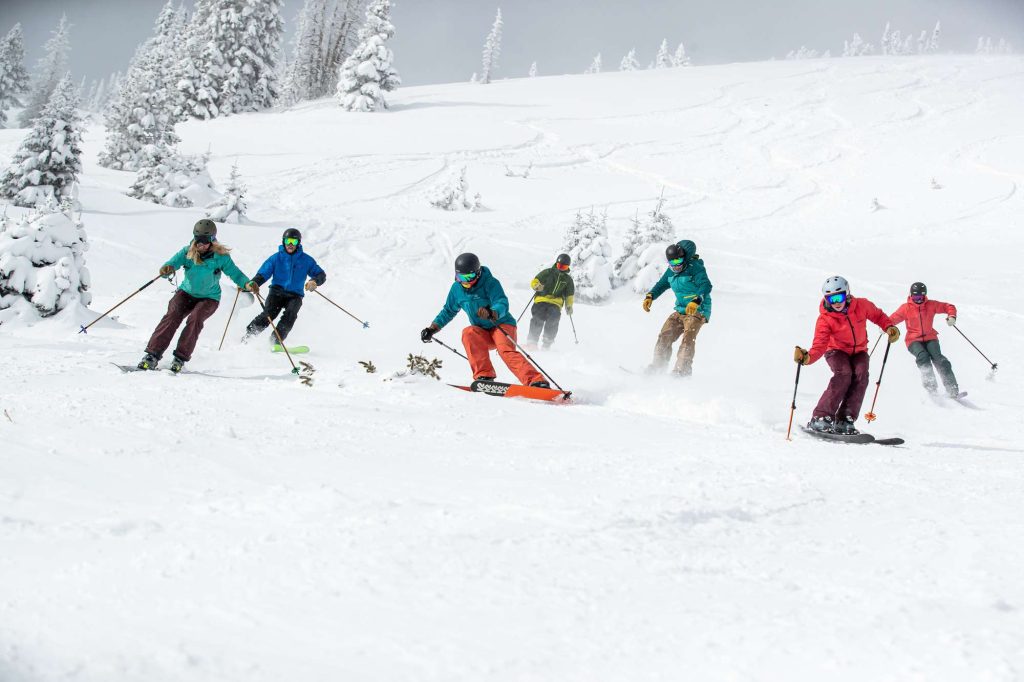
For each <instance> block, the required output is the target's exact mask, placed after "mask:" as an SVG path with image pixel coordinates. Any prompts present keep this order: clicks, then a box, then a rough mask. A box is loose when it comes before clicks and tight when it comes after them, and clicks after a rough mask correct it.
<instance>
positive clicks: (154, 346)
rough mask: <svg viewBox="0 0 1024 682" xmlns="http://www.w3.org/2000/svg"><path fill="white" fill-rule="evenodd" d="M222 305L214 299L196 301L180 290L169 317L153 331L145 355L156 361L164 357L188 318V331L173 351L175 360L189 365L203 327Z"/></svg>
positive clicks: (183, 331) (165, 317) (174, 299)
mask: <svg viewBox="0 0 1024 682" xmlns="http://www.w3.org/2000/svg"><path fill="white" fill-rule="evenodd" d="M219 305H220V301H218V300H217V299H215V298H196V297H195V296H191V295H189V294H186V293H185V292H184V291H182V290H181V289H178V290H177V291H176V292H174V296H171V302H170V303H168V304H167V313H166V314H165V315H164V316H163V318H162V319H161V320H160V323H159V324H157V326H156V329H154V330H153V336H151V337H150V338H149V343H147V344H146V352H147V353H150V354H152V355H153V356H155V357H157V358H161V357H163V355H164V351H165V350H167V347H168V346H169V345H171V339H173V338H174V333H175V332H176V331H178V327H180V326H181V321H182V320H184V319H185V318H186V317H187V318H188V321H187V322H186V323H185V329H184V330H182V332H181V336H179V337H178V346H177V348H175V349H174V357H176V358H178V359H179V360H181V361H183V362H188V361H189V360H191V359H192V351H194V350H195V349H196V343H197V342H198V341H199V333H200V332H201V331H203V324H204V323H205V322H206V320H208V319H209V318H210V316H211V315H213V314H214V313H215V312H216V311H217V306H219Z"/></svg>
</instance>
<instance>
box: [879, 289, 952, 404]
mask: <svg viewBox="0 0 1024 682" xmlns="http://www.w3.org/2000/svg"><path fill="white" fill-rule="evenodd" d="M939 313H946V324H948V325H949V326H950V327H952V326H954V325H955V324H956V306H955V305H953V304H952V303H943V302H942V301H933V300H931V299H929V298H928V287H927V286H925V284H924V282H914V283H913V284H911V285H910V296H909V297H907V302H906V303H904V304H903V305H901V306H900V307H899V308H897V309H896V312H894V313H893V314H892V323H893V324H899V323H900V322H906V323H907V349H908V350H909V351H910V353H911V354H912V355H913V356H914V357H915V358H917V368H918V369H919V370H921V383H923V384H924V387H925V390H927V391H928V392H929V393H936V392H937V391H938V388H939V386H938V383H937V382H936V381H935V372H934V371H932V365H935V369H937V370H938V371H939V376H940V377H941V378H942V386H943V388H945V389H946V393H948V394H949V396H950V397H951V398H956V397H958V396H959V395H960V388H959V386H957V383H956V377H955V376H954V375H953V366H952V365H951V364H949V360H947V359H946V356H945V355H943V354H942V349H941V348H940V347H939V333H938V332H937V331H935V326H934V325H933V324H932V321H933V320H934V319H935V316H936V315H938V314H939Z"/></svg>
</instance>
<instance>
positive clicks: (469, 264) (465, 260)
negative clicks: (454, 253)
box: [455, 253, 480, 287]
mask: <svg viewBox="0 0 1024 682" xmlns="http://www.w3.org/2000/svg"><path fill="white" fill-rule="evenodd" d="M479 278H480V259H479V258H477V257H476V254H475V253H463V254H459V257H458V258H456V259H455V280H456V281H457V282H459V283H460V284H462V286H464V287H468V286H471V285H472V284H473V282H475V281H476V280H477V279H479Z"/></svg>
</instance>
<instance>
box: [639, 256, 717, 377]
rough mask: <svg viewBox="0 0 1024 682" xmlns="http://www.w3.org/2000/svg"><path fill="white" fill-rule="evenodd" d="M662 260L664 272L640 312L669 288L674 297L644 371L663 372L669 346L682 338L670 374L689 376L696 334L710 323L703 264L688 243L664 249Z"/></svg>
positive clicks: (708, 290) (706, 279) (705, 274)
mask: <svg viewBox="0 0 1024 682" xmlns="http://www.w3.org/2000/svg"><path fill="white" fill-rule="evenodd" d="M665 258H666V259H667V260H668V269H667V270H665V274H664V275H662V276H661V279H659V280H658V283H657V284H655V285H654V286H653V287H652V288H651V290H650V291H649V292H648V293H647V296H645V297H644V303H643V306H644V312H648V313H649V312H651V304H652V303H654V299H656V298H658V297H659V296H661V295H662V294H663V293H665V292H666V291H668V290H669V289H670V288H671V289H672V292H673V293H674V294H675V295H676V305H675V310H674V311H673V312H672V314H671V315H669V317H668V319H667V320H665V324H664V325H663V326H662V328H661V333H659V334H658V342H657V343H656V344H655V346H654V360H653V361H652V362H651V366H650V367H649V369H648V371H650V372H658V371H661V370H663V369H664V368H665V365H667V364H668V361H669V358H670V357H671V356H672V344H673V343H675V341H676V339H678V338H679V337H680V336H682V337H683V341H682V343H680V344H679V353H678V355H676V364H675V368H674V369H673V372H674V373H675V374H677V375H678V376H690V374H692V373H693V354H694V351H695V350H696V344H697V333H698V332H700V329H701V327H703V326H704V325H705V324H706V323H707V322H708V320H710V319H711V280H709V279H708V273H707V271H706V270H705V269H704V262H703V261H702V260H701V259H700V256H698V255H697V245H696V244H694V243H693V242H691V241H690V240H688V239H684V240H682V241H680V242H678V243H676V244H671V245H669V247H668V248H667V249H665Z"/></svg>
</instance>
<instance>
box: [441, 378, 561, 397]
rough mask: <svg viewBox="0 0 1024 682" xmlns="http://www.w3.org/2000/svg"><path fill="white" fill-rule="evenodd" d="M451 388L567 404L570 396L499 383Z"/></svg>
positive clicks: (490, 382) (453, 385) (530, 387)
mask: <svg viewBox="0 0 1024 682" xmlns="http://www.w3.org/2000/svg"><path fill="white" fill-rule="evenodd" d="M450 385H451V386H452V387H453V388H458V389H461V390H463V391H470V392H472V393H483V394H485V395H492V396H495V397H498V398H530V399H531V400H545V401H548V402H568V401H569V397H570V396H571V395H572V392H571V391H559V390H557V389H554V388H540V387H538V386H522V385H520V384H505V383H502V382H500V381H479V380H478V381H474V382H473V383H471V384H470V385H469V386H459V385H456V384H450Z"/></svg>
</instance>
